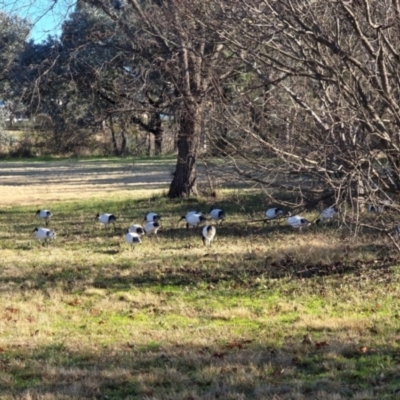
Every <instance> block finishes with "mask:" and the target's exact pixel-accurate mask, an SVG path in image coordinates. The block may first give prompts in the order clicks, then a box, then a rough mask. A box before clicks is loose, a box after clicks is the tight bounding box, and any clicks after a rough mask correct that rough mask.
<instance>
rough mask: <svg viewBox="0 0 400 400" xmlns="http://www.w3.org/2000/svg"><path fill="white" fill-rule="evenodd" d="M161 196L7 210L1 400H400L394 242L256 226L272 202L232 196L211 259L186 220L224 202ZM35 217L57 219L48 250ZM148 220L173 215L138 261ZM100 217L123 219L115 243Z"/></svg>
mask: <svg viewBox="0 0 400 400" xmlns="http://www.w3.org/2000/svg"><path fill="white" fill-rule="evenodd" d="M50 165H51V166H52V165H53V164H50ZM83 186H84V185H83V184H82V187H83ZM28 189H29V187H28ZM49 189H51V187H50V188H49ZM4 190H6V189H4ZM4 190H3V192H2V193H1V194H2V196H3V197H5V196H7V198H8V199H9V197H10V196H12V195H13V191H12V190H10V189H8V192H5V191H4ZM35 190H36V189H35ZM163 190H164V189H162V188H161V189H150V190H148V191H146V190H144V189H141V190H139V192H137V191H136V190H135V188H131V189H130V190H125V191H117V192H112V191H109V192H105V193H104V194H103V196H101V197H100V196H92V197H90V196H83V197H82V196H81V192H80V191H79V190H77V191H76V192H75V199H73V196H72V194H73V193H72V189H70V190H68V191H66V193H67V194H66V196H65V197H63V196H62V194H60V196H59V199H52V200H51V201H49V202H46V201H44V199H43V198H39V197H38V198H37V199H36V200H32V202H31V204H27V203H26V201H22V200H21V199H20V197H17V198H16V200H15V202H14V203H12V204H11V203H10V202H9V201H8V200H7V207H6V208H3V210H1V211H0V238H1V240H0V248H1V263H0V393H1V394H0V398H1V399H46V400H48V399H82V398H88V399H149V400H150V399H154V400H155V399H171V400H191V399H192V400H195V399H274V400H280V399H331V400H339V399H358V400H361V399H396V398H399V399H400V351H399V345H400V302H399V299H400V285H399V283H400V273H399V272H400V270H399V267H398V265H399V263H398V262H397V258H396V257H397V256H396V254H395V253H394V252H393V249H392V246H391V245H390V243H388V242H387V241H386V240H385V239H384V238H380V237H377V236H374V235H373V234H368V232H366V233H364V235H363V236H362V237H360V238H358V239H352V238H351V237H349V235H348V232H346V231H345V230H343V229H340V230H337V229H333V228H330V227H323V228H319V227H316V226H313V227H311V228H310V229H308V230H305V231H304V232H295V231H293V230H292V229H291V228H290V227H286V226H284V225H283V224H282V225H266V226H264V227H262V226H261V225H260V224H253V223H248V221H249V219H251V218H260V217H261V216H262V211H263V210H265V207H266V206H267V204H266V203H265V200H264V198H263V196H262V195H260V194H258V193H256V192H254V191H241V192H238V191H235V190H229V191H228V190H227V191H221V192H220V196H219V198H218V199H217V202H216V204H218V205H220V206H222V207H223V208H224V209H225V210H226V212H227V214H228V220H227V223H226V224H225V225H223V226H222V227H220V228H218V230H217V239H216V240H215V242H214V243H213V245H212V246H211V247H204V246H203V244H202V242H201V238H200V231H196V230H192V231H189V232H187V231H186V230H185V229H184V226H183V224H182V225H178V219H179V218H180V216H181V215H183V214H184V213H185V212H186V211H188V210H191V209H201V210H203V211H208V210H209V207H210V205H211V204H213V202H214V201H215V200H214V199H207V198H201V197H200V198H198V199H189V200H186V201H185V200H176V201H169V200H167V199H166V198H165V197H163V196H162V195H161V193H163ZM35 193H36V192H35V191H34V192H33V194H32V196H33V197H34V195H35ZM39 193H40V192H38V194H37V196H39ZM38 206H40V207H48V208H49V209H51V210H52V211H53V213H54V217H53V220H52V221H51V223H50V226H51V228H53V229H54V230H55V231H56V233H57V239H56V240H55V241H54V242H52V243H50V244H49V245H48V246H41V245H40V244H39V243H37V242H36V241H35V240H34V237H33V236H31V235H30V232H31V231H32V229H33V228H34V227H35V226H38V221H37V220H36V219H35V218H34V213H35V211H36V209H37V207H38ZM147 211H157V212H159V213H160V214H161V215H162V217H163V218H162V229H161V230H160V232H159V241H157V240H155V238H153V237H145V238H144V239H143V242H142V243H141V244H140V245H138V246H136V247H135V249H134V250H133V251H131V250H130V248H129V246H128V245H127V244H126V243H125V242H124V241H123V231H124V229H125V228H126V227H128V226H129V224H130V223H131V222H133V221H135V222H141V220H142V219H143V216H144V214H145V212H147ZM98 212H100V213H101V212H111V213H115V215H117V217H118V221H117V231H115V232H114V230H113V229H112V228H102V227H100V226H99V225H98V224H97V223H96V222H95V219H94V216H95V214H96V213H98ZM316 215H317V213H315V214H310V215H308V216H309V217H312V218H314V217H316Z"/></svg>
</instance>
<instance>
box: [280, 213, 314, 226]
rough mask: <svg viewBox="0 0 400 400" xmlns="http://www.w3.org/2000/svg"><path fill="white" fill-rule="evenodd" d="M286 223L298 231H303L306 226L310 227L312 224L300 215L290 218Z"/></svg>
mask: <svg viewBox="0 0 400 400" xmlns="http://www.w3.org/2000/svg"><path fill="white" fill-rule="evenodd" d="M286 222H287V223H288V224H289V225H290V226H291V227H292V228H296V229H301V228H303V227H305V226H308V225H310V224H311V222H310V221H309V220H308V219H305V218H303V217H300V216H299V215H293V216H291V217H289V218H288V219H287V220H286Z"/></svg>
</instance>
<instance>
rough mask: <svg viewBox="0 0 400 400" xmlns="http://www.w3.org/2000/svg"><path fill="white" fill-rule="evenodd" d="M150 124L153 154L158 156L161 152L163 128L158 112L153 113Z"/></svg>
mask: <svg viewBox="0 0 400 400" xmlns="http://www.w3.org/2000/svg"><path fill="white" fill-rule="evenodd" d="M150 125H151V127H152V133H153V135H154V155H155V156H160V155H161V154H162V144H163V136H164V129H163V127H162V120H161V117H160V114H159V113H154V116H153V117H152V121H151V123H150Z"/></svg>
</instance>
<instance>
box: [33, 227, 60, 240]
mask: <svg viewBox="0 0 400 400" xmlns="http://www.w3.org/2000/svg"><path fill="white" fill-rule="evenodd" d="M32 233H34V234H35V238H36V239H37V240H50V239H54V238H55V237H56V234H55V232H54V231H53V230H51V229H48V228H35V229H34V230H33V231H32Z"/></svg>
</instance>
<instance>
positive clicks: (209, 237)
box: [202, 225, 217, 246]
mask: <svg viewBox="0 0 400 400" xmlns="http://www.w3.org/2000/svg"><path fill="white" fill-rule="evenodd" d="M216 233H217V229H216V228H215V226H213V225H206V226H205V227H204V228H203V231H202V235H203V238H202V239H203V243H204V245H205V246H206V245H207V244H209V245H211V242H212V241H213V239H214V237H215V234H216Z"/></svg>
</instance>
